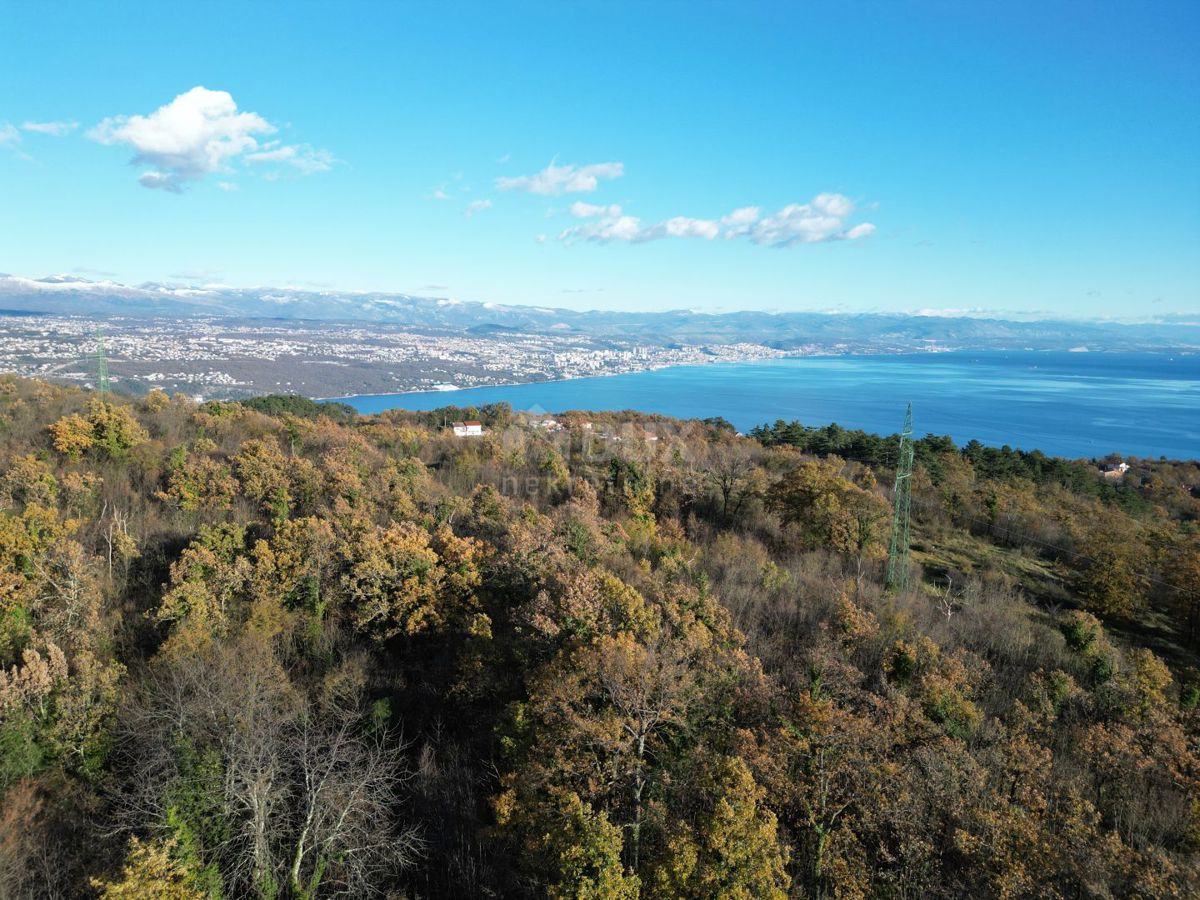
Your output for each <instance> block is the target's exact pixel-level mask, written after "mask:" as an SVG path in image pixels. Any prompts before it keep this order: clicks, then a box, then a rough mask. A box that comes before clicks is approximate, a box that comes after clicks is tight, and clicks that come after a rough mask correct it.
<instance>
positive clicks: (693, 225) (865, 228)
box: [558, 194, 875, 247]
mask: <svg viewBox="0 0 1200 900" xmlns="http://www.w3.org/2000/svg"><path fill="white" fill-rule="evenodd" d="M570 212H571V215H573V216H575V217H576V218H578V219H587V220H588V221H587V222H585V223H582V224H579V225H574V226H572V227H570V228H566V229H563V230H562V231H561V232H559V235H558V239H559V240H560V241H564V242H566V243H573V242H575V241H591V242H593V243H598V244H608V243H613V242H625V243H644V242H646V241H657V240H663V239H665V238H700V239H701V240H705V241H711V240H713V239H715V238H717V237H724V238H727V239H734V238H740V237H746V238H748V239H749V240H750V241H752V242H753V243H755V244H759V245H762V246H770V247H790V246H792V245H794V244H814V243H820V242H824V241H853V240H858V239H859V238H864V237H867V236H869V235H871V234H873V233H874V231H875V226H874V225H872V224H870V223H869V222H863V223H861V224H858V225H854V226H853V227H849V228H847V227H846V219H847V218H848V217H849V216H850V215H851V214H852V213H853V212H854V203H853V201H851V200H850V199H849V198H848V197H845V196H843V195H841V194H818V195H817V196H816V197H814V198H813V199H812V200H811V201H810V202H808V203H792V204H789V205H788V206H785V207H783V209H781V210H779V211H778V212H776V213H773V214H772V215H768V216H763V215H762V211H761V209H759V207H757V206H743V207H741V208H739V209H735V210H733V212H731V213H729V214H728V215H724V216H721V218H719V219H694V218H691V217H689V216H672V217H671V218H669V219H665V220H663V221H662V222H658V223H655V224H652V225H643V224H642V220H641V219H640V218H638V217H636V216H629V215H624V214H623V213H622V211H621V207H620V206H617V205H616V204H613V205H611V206H598V205H595V204H591V203H580V202H576V203H573V204H571V207H570Z"/></svg>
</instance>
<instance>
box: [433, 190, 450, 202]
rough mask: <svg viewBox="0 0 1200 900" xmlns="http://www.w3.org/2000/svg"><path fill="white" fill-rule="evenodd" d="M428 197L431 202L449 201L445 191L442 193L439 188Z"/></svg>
mask: <svg viewBox="0 0 1200 900" xmlns="http://www.w3.org/2000/svg"><path fill="white" fill-rule="evenodd" d="M429 197H430V199H431V200H449V199H450V195H449V194H447V193H446V192H445V191H443V190H442V189H441V188H438V189H437V190H436V191H434V192H433V193H432V194H430V195H429Z"/></svg>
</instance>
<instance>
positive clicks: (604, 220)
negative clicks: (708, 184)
mask: <svg viewBox="0 0 1200 900" xmlns="http://www.w3.org/2000/svg"><path fill="white" fill-rule="evenodd" d="M616 210H617V214H614V215H602V216H600V217H599V218H597V219H596V221H594V222H588V223H587V224H586V225H575V226H573V227H571V228H566V229H564V230H563V231H561V232H559V235H558V239H559V240H560V241H565V242H567V243H574V242H575V241H592V242H593V243H597V244H609V243H612V242H613V241H621V242H624V243H627V244H640V243H644V242H646V241H656V240H659V239H661V238H667V237H698V238H703V239H705V240H712V239H713V238H714V237H716V236H717V232H718V231H719V230H720V229H719V227H718V225H717V223H716V222H713V221H710V220H707V219H689V218H687V217H686V216H675V217H674V218H671V219H667V220H666V221H665V222H659V223H658V224H656V225H650V226H646V227H643V225H642V220H641V219H639V218H638V217H637V216H625V215H620V207H616Z"/></svg>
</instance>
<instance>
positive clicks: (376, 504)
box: [0, 376, 1200, 900]
mask: <svg viewBox="0 0 1200 900" xmlns="http://www.w3.org/2000/svg"><path fill="white" fill-rule="evenodd" d="M462 418H477V419H479V420H481V421H482V422H483V424H484V428H485V434H484V435H483V436H482V437H472V438H456V437H454V435H453V434H452V433H451V432H450V431H448V430H447V429H446V428H444V427H443V426H444V423H445V422H446V421H448V420H450V421H452V420H455V419H462ZM556 419H557V423H556V424H555V426H554V427H553V428H549V427H547V425H546V422H545V421H540V420H538V418H537V417H530V416H527V415H524V414H521V413H516V412H514V411H513V410H511V409H510V408H508V407H507V406H504V405H495V406H489V407H486V408H483V409H476V410H458V409H446V410H438V411H435V412H432V413H406V412H400V411H396V412H390V413H382V414H378V415H374V416H359V415H356V414H355V413H354V411H353V410H352V409H350V408H348V407H344V406H340V405H336V404H334V405H323V404H316V403H313V402H311V401H307V400H303V399H301V398H291V397H272V398H258V399H256V400H250V401H246V402H243V403H233V402H220V401H212V402H207V403H202V404H198V403H196V402H194V401H192V400H190V399H187V398H185V397H182V396H168V395H166V394H164V393H162V392H161V391H154V392H151V393H149V394H148V395H145V396H141V397H136V398H135V397H120V396H114V395H111V394H98V393H95V392H91V391H85V390H81V389H77V388H71V387H60V386H55V385H51V384H48V383H44V382H39V381H32V380H24V379H18V378H15V377H9V376H3V377H0V900H8V898H26V897H28V898H73V897H98V898H106V900H119V898H164V900H168V898H169V900H201V898H209V900H215V898H234V897H248V898H310V900H316V898H327V897H371V896H378V897H385V898H397V900H399V898H412V900H416V898H472V897H478V898H488V897H490V898H495V897H512V898H543V897H545V898H562V900H565V898H574V900H598V898H619V900H633V898H643V897H644V898H729V900H751V898H754V900H757V898H779V900H782V898H792V897H794V898H814V900H816V898H875V897H880V898H884V897H886V898H950V897H977V898H991V897H995V898H1017V897H1061V898H1109V897H1142V898H1158V897H1179V898H1184V897H1195V896H1198V895H1200V672H1198V670H1197V661H1198V659H1200V463H1197V462H1196V461H1170V460H1161V459H1160V460H1127V462H1129V463H1130V466H1131V467H1130V469H1129V470H1128V471H1127V472H1126V473H1125V474H1124V475H1123V476H1121V477H1120V478H1119V479H1114V478H1105V477H1102V474H1101V470H1100V467H1099V465H1098V463H1099V462H1102V461H1068V460H1061V459H1054V458H1050V457H1047V456H1045V455H1043V454H1040V453H1037V452H1024V451H1017V450H1012V449H1010V448H999V449H997V448H989V447H985V446H983V445H981V444H979V443H977V442H971V443H968V444H966V445H964V446H962V447H959V446H956V445H955V444H954V442H952V441H951V440H949V439H948V438H943V437H937V436H927V437H925V438H922V439H920V440H918V441H917V442H916V468H915V472H914V475H913V482H912V529H913V539H912V551H911V557H910V560H909V565H910V566H911V576H910V578H909V579H908V587H907V589H905V590H902V591H891V590H888V589H887V588H886V587H885V583H884V581H885V578H884V576H885V569H886V561H887V551H888V542H889V533H890V528H891V521H892V513H891V495H892V484H893V479H894V476H895V472H894V468H893V467H894V466H895V464H896V459H897V453H896V447H897V442H896V439H895V438H894V437H892V438H888V437H879V436H875V435H869V434H865V433H862V432H853V431H848V430H845V429H841V428H838V427H837V426H828V427H824V428H812V427H806V426H804V425H802V424H800V423H795V422H793V423H787V422H782V421H780V422H776V423H774V424H765V425H763V426H762V427H761V428H758V429H755V431H754V432H753V433H752V434H751V435H749V436H744V437H743V436H740V435H738V434H736V432H735V431H734V430H733V429H732V428H731V427H729V426H728V423H725V422H723V421H720V420H708V421H677V420H670V419H664V418H661V417H657V416H650V415H643V414H639V413H636V412H632V411H630V412H625V413H584V412H568V413H564V414H562V415H560V416H557V417H556Z"/></svg>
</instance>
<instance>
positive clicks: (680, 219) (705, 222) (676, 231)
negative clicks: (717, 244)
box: [638, 216, 721, 241]
mask: <svg viewBox="0 0 1200 900" xmlns="http://www.w3.org/2000/svg"><path fill="white" fill-rule="evenodd" d="M720 231H721V226H720V225H718V224H717V223H716V222H714V221H713V220H712V219H689V218H688V217H687V216H672V217H671V218H670V219H667V220H666V221H665V222H659V223H658V224H657V225H652V226H651V227H650V228H647V229H645V230H644V231H643V232H642V233H641V234H640V235H638V240H640V241H655V240H658V239H659V238H665V237H698V238H703V239H704V240H706V241H711V240H712V239H713V238H715V237H716V236H717V235H718V234H719V233H720Z"/></svg>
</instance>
